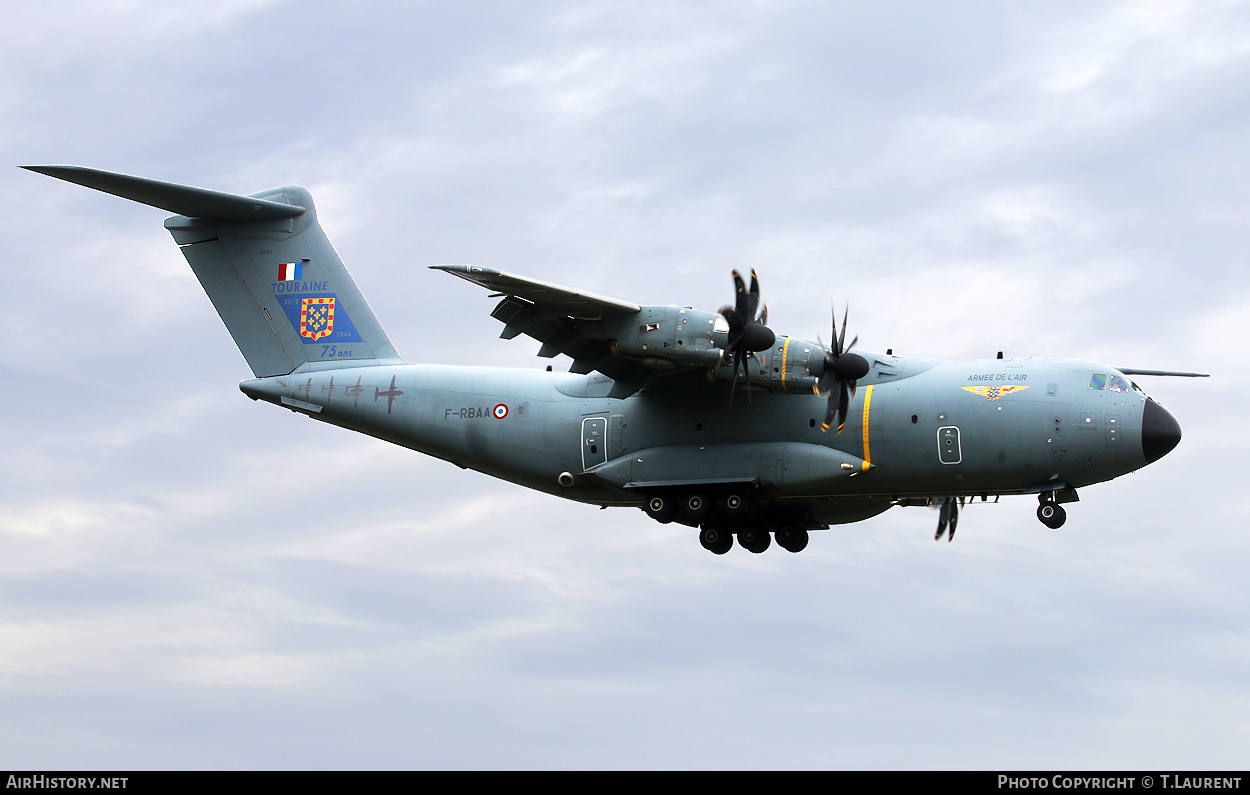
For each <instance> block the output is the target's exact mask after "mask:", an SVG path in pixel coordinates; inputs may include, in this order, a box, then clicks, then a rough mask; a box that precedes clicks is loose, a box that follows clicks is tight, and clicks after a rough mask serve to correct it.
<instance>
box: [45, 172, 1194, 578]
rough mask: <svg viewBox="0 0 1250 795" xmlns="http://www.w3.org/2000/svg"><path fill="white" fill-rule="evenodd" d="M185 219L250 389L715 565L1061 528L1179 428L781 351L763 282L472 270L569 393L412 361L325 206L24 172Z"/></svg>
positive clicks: (1011, 387)
mask: <svg viewBox="0 0 1250 795" xmlns="http://www.w3.org/2000/svg"><path fill="white" fill-rule="evenodd" d="M25 168H28V169H30V170H31V171H36V172H39V173H41V174H46V175H48V176H52V177H57V178H59V179H63V180H67V181H69V182H74V183H77V184H79V185H83V186H86V187H88V188H94V189H95V190H99V191H104V192H106V193H111V194H114V195H116V196H120V197H122V198H125V199H130V200H132V201H136V202H141V203H143V204H147V205H151V206H153V207H157V208H160V209H162V210H166V211H168V212H171V213H176V215H174V217H172V218H168V219H166V221H165V228H166V229H168V230H169V232H170V234H172V235H173V237H174V240H175V241H176V242H177V244H178V246H179V247H180V248H181V249H182V253H183V255H184V256H185V257H186V259H187V262H188V263H190V265H191V270H192V271H193V272H194V273H195V275H196V277H198V278H199V280H200V284H201V285H203V287H204V290H205V291H206V292H207V293H208V297H209V299H210V300H211V301H212V303H213V306H214V307H216V309H217V312H218V314H220V315H221V319H222V320H223V321H224V322H225V324H226V328H227V329H229V331H230V334H231V335H232V336H233V337H234V340H235V342H236V343H237V344H238V346H239V349H240V351H241V352H242V353H243V357H244V359H246V360H247V363H248V365H249V366H250V367H251V369H252V373H253V375H254V376H255V378H252V379H249V380H246V381H243V382H242V383H240V384H239V388H240V389H241V390H242V391H243V393H244V394H245V395H247V396H248V397H250V398H252V399H254V400H264V401H267V402H270V403H273V404H275V405H278V406H282V407H285V408H287V409H290V410H291V411H295V412H299V413H301V414H306V415H308V416H309V417H312V418H313V419H317V420H321V421H323V422H328V423H331V424H334V425H339V426H342V427H344V428H348V429H351V430H354V431H360V432H361V433H366V434H369V435H370V436H375V437H377V438H379V439H384V440H386V441H389V442H394V443H395V444H399V445H403V446H404V447H408V448H411V449H413V450H417V451H419V452H422V453H426V454H428V455H432V456H435V457H437V458H441V459H444V460H446V461H450V462H451V463H453V464H456V465H457V466H460V467H462V468H465V469H474V470H477V471H479V472H484V473H486V474H488V475H493V476H494V477H498V478H503V479H505V480H508V481H511V482H513V483H517V484H520V485H522V486H528V487H529V488H533V489H537V490H539V491H544V492H547V493H549V494H554V495H556V496H559V497H564V498H567V499H572V500H578V501H580V502H585V503H591V504H595V505H599V506H602V507H608V506H632V507H640V508H642V509H643V510H644V511H646V513H647V514H648V515H649V516H650V517H651V518H652V519H655V520H657V521H660V522H677V523H680V524H683V525H687V526H690V527H697V528H699V539H700V541H701V542H702V544H703V546H704V547H706V548H707V549H709V550H710V551H712V552H715V553H717V554H723V553H725V552H727V551H728V550H729V549H730V548H731V547H732V546H733V543H734V539H735V538H736V539H737V541H738V543H739V544H740V545H741V546H743V547H745V548H746V549H747V550H749V551H751V552H755V553H759V552H763V551H764V550H765V549H767V548H768V546H769V545H770V544H771V542H772V541H773V539H775V540H776V541H777V543H778V545H779V546H781V547H783V548H785V549H787V550H789V551H791V552H798V551H800V550H802V549H803V548H804V547H806V546H807V543H808V533H809V531H811V530H817V529H827V528H828V526H829V525H832V524H842V523H847V522H856V521H860V520H862V519H867V518H869V517H871V516H875V515H877V514H879V513H881V512H882V511H885V510H886V509H888V508H890V507H891V506H895V505H903V506H914V505H927V506H931V507H936V508H937V509H938V529H937V534H936V536H935V537H936V538H939V539H940V538H941V537H942V536H943V535H945V534H949V535H948V538H953V537H954V535H955V528H956V524H957V522H958V519H959V509H960V507H961V506H963V505H964V504H965V502H966V501H967V500H970V499H975V498H979V499H980V500H982V501H986V500H988V499H989V498H990V497H993V498H994V499H995V500H997V499H998V497H999V496H1000V495H1011V494H1033V495H1037V497H1038V501H1039V507H1038V511H1037V516H1038V518H1039V519H1040V520H1041V521H1042V522H1043V523H1044V524H1046V525H1047V526H1048V527H1052V528H1055V527H1059V526H1060V525H1062V524H1063V523H1064V519H1065V511H1064V508H1063V505H1064V504H1067V503H1071V502H1074V501H1076V500H1077V492H1076V490H1077V489H1078V488H1083V487H1085V486H1088V485H1091V484H1094V483H1098V482H1101V481H1104V480H1110V479H1111V478H1114V477H1117V476H1119V475H1123V474H1125V473H1128V472H1132V471H1133V470H1135V469H1138V468H1140V467H1143V466H1145V465H1146V464H1149V463H1152V462H1154V461H1156V460H1158V459H1159V458H1160V457H1162V456H1163V455H1164V454H1166V453H1167V452H1168V451H1170V450H1171V449H1172V448H1173V447H1175V446H1176V444H1177V443H1178V442H1179V441H1180V438H1181V430H1180V426H1179V425H1178V424H1177V422H1176V420H1175V419H1174V418H1173V417H1172V415H1171V414H1169V413H1168V412H1167V411H1166V410H1165V409H1164V408H1163V407H1162V406H1160V405H1159V404H1158V403H1156V402H1155V401H1154V400H1152V399H1151V398H1149V397H1147V396H1146V394H1145V393H1144V392H1142V391H1141V389H1139V388H1138V387H1137V385H1136V384H1134V383H1133V382H1132V381H1131V380H1130V379H1129V376H1133V375H1189V376H1195V375H1199V374H1198V373H1170V372H1161V371H1148V370H1133V369H1124V368H1118V369H1117V368H1114V367H1108V366H1106V365H1101V364H1092V363H1088V362H1080V361H1067V360H1053V359H1011V358H1007V359H1004V358H1002V355H1001V354H999V357H998V358H997V359H989V360H983V361H949V362H942V361H931V360H925V359H913V358H906V357H900V356H894V355H893V352H892V351H890V350H887V351H886V352H885V353H883V354H882V353H867V352H865V353H855V352H853V351H852V348H853V347H854V345H855V343H856V342H857V341H858V337H857V338H856V339H855V340H852V341H851V342H849V343H848V342H847V340H846V336H847V331H846V328H847V322H846V321H847V318H846V314H845V313H844V314H843V318H842V326H841V330H839V329H838V327H837V323H836V317H835V322H834V327H833V329H832V334H831V339H830V341H829V344H827V345H826V344H823V343H822V342H821V341H819V340H817V341H816V342H812V341H808V340H800V339H796V338H792V337H786V336H780V335H776V334H775V333H774V332H773V331H772V330H771V329H769V328H768V325H767V321H768V315H767V310H766V309H765V308H763V307H761V306H760V293H759V283H758V280H757V279H756V276H755V274H754V273H752V274H751V279H750V283H749V284H748V283H747V281H746V280H745V279H744V278H742V277H741V276H739V275H738V274H737V272H735V273H734V274H733V277H734V284H735V288H736V296H735V301H734V305H733V306H732V307H726V308H724V309H722V310H721V311H720V312H705V311H701V310H697V309H692V308H690V307H680V306H640V305H638V304H634V303H630V302H628V301H620V300H617V299H613V298H604V297H601V296H597V295H592V294H590V293H586V292H582V291H579V290H572V289H569V288H566V287H560V286H558V285H554V284H548V283H547V282H543V281H538V280H536V279H530V278H525V277H522V276H514V275H511V274H507V273H501V272H499V271H496V270H491V269H488V268H481V267H475V266H469V265H439V266H435V267H436V268H437V269H438V270H441V271H444V272H446V273H449V274H452V275H454V276H458V277H460V278H461V279H465V280H467V281H469V282H472V283H474V284H476V285H479V286H481V287H483V288H485V289H487V290H489V291H491V293H492V296H491V297H493V298H498V299H500V300H499V303H498V304H497V305H496V306H495V309H494V311H493V312H492V316H493V317H494V318H495V319H497V320H499V321H500V322H502V323H503V325H504V329H503V333H502V335H501V336H503V337H504V338H505V339H512V338H514V337H516V336H518V335H520V334H526V335H528V336H530V337H533V338H534V339H537V340H539V341H540V342H541V343H542V347H541V349H540V350H539V352H538V355H539V356H542V357H547V358H551V357H554V356H555V355H556V354H565V355H566V356H568V357H569V358H570V359H572V361H573V364H572V367H571V368H570V369H569V371H568V372H552V368H551V367H547V368H546V370H545V371H542V370H535V371H526V370H516V369H502V368H488V367H464V366H437V365H425V364H409V363H407V362H406V361H404V360H403V359H401V358H400V357H399V354H397V353H396V352H395V348H394V347H393V346H392V344H391V341H390V340H389V339H388V338H387V336H386V334H385V333H384V332H383V331H382V327H381V325H379V323H378V321H377V318H375V317H374V315H373V312H372V311H371V310H370V309H369V305H368V304H367V303H366V302H365V299H364V297H363V296H361V294H360V291H359V290H358V289H357V288H356V284H355V282H354V281H352V278H351V276H350V275H348V273H347V270H346V269H345V268H344V267H343V263H342V262H341V261H340V260H339V258H338V255H337V254H336V253H335V252H334V249H333V248H332V247H331V245H330V242H329V240H328V239H327V238H326V235H325V233H324V232H322V230H321V227H320V225H319V224H318V223H317V214H316V210H315V209H314V207H313V202H312V197H311V196H310V195H309V194H308V191H306V190H304V189H303V188H299V187H289V186H288V187H282V188H275V189H273V190H267V191H263V192H261V193H256V194H252V195H250V196H239V195H233V194H228V193H219V192H216V191H209V190H203V189H200V188H192V187H187V186H183V185H175V184H170V183H165V182H157V181H154V180H149V179H142V178H139V177H132V176H126V175H122V174H114V173H110V172H105V171H97V170H94V169H87V168H80V167H75V166H26V167H25Z"/></svg>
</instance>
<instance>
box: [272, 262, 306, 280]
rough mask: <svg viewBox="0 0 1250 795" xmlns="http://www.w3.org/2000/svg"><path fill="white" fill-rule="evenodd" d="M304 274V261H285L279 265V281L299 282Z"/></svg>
mask: <svg viewBox="0 0 1250 795" xmlns="http://www.w3.org/2000/svg"><path fill="white" fill-rule="evenodd" d="M303 275H304V263H302V262H283V263H279V265H278V281H280V282H297V281H299V280H300V278H301V277H302V276H303Z"/></svg>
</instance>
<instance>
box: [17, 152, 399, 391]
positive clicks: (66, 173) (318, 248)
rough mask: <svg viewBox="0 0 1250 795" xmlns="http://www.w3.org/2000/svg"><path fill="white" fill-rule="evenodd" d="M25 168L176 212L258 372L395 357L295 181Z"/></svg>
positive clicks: (189, 248) (206, 282) (186, 242)
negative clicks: (234, 188) (228, 181)
mask: <svg viewBox="0 0 1250 795" xmlns="http://www.w3.org/2000/svg"><path fill="white" fill-rule="evenodd" d="M26 168H29V169H30V170H32V171H38V172H39V173H41V174H47V175H48V176H53V177H57V178H59V179H64V180H67V181H69V182H75V183H77V184H79V185H84V186H86V187H89V188H94V189H96V190H101V191H104V192H106V193H112V194H113V195H115V196H121V197H122V198H126V199H130V200H132V201H137V202H141V203H143V204H148V205H151V206H153V207H159V208H161V209H164V210H168V211H170V212H176V213H178V215H175V216H174V217H173V218H169V219H167V220H166V221H165V228H166V229H168V230H169V232H170V234H172V235H173V237H174V240H175V242H177V243H178V245H179V246H180V247H181V248H182V253H183V255H184V256H185V257H186V258H187V262H188V263H190V265H191V270H192V271H194V272H195V275H196V277H197V278H198V279H199V280H200V284H201V285H202V286H203V287H204V291H205V292H206V293H208V297H209V300H211V301H212V302H213V306H214V307H215V308H216V309H217V314H219V315H220V316H221V319H222V321H223V322H224V323H225V324H226V328H227V329H229V331H230V334H231V336H233V337H234V341H235V343H236V344H237V345H238V346H239V350H240V351H241V352H242V353H243V357H244V358H245V359H246V360H247V363H248V366H250V367H251V368H252V372H253V373H254V374H255V375H256V376H257V377H258V378H260V377H265V376H273V375H284V374H286V373H289V372H291V371H292V370H295V369H298V368H300V367H308V368H311V369H324V368H333V367H359V366H362V365H370V364H396V363H399V362H401V361H402V360H401V359H400V358H399V356H398V354H396V352H395V348H394V347H393V346H392V345H391V342H390V340H389V339H388V338H387V336H386V333H385V332H384V331H383V330H382V326H381V325H380V324H379V323H378V320H377V318H376V317H375V316H374V314H373V310H371V309H370V308H369V304H368V303H367V302H366V301H365V299H364V296H362V295H361V294H360V290H359V289H358V288H357V287H356V283H355V281H353V280H352V277H351V275H350V274H349V273H348V272H347V269H346V268H345V267H343V263H342V261H341V260H340V259H339V257H338V254H337V253H336V252H335V251H334V247H333V246H331V245H330V241H329V239H328V238H327V237H326V235H325V232H323V231H322V229H321V226H320V224H318V223H317V213H316V210H315V208H314V206H313V201H312V197H311V196H310V195H309V193H308V191H306V190H304V189H303V188H299V187H293V186H287V187H283V188H275V189H273V190H268V191H264V192H262V193H257V194H253V195H251V196H237V195H234V194H228V193H219V192H216V191H207V190H203V189H201V188H192V187H188V186H185V185H174V184H171V183H165V182H156V181H154V180H148V179H143V178H140V177H131V176H127V175H124V174H113V173H110V172H107V171H96V170H94V169H85V168H79V167H75V166H27V167H26Z"/></svg>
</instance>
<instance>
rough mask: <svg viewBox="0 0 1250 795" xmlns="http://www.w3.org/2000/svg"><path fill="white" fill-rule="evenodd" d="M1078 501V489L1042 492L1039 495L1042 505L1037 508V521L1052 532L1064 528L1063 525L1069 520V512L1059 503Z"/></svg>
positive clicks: (1038, 499)
mask: <svg viewBox="0 0 1250 795" xmlns="http://www.w3.org/2000/svg"><path fill="white" fill-rule="evenodd" d="M1077 499H1079V498H1078V497H1077V496H1076V489H1064V490H1063V491H1044V492H1042V493H1041V494H1039V495H1037V501H1038V502H1039V503H1040V504H1039V505H1038V506H1037V520H1038V521H1039V522H1041V523H1042V524H1044V525H1046V526H1047V527H1049V528H1050V529H1052V530H1054V529H1057V528H1060V527H1063V523H1064V522H1066V521H1067V520H1068V512H1067V511H1065V510H1064V509H1063V506H1062V505H1060V504H1059V503H1061V502H1075V501H1076V500H1077Z"/></svg>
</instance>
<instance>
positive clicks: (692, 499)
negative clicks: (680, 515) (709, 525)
mask: <svg viewBox="0 0 1250 795" xmlns="http://www.w3.org/2000/svg"><path fill="white" fill-rule="evenodd" d="M681 509H682V511H683V512H684V513H685V514H686V516H688V517H690V519H691V520H693V521H694V522H695V523H698V522H699V521H700V520H702V519H706V518H707V516H708V514H710V513H711V512H712V501H711V500H709V499H708V498H707V497H704V496H703V495H702V494H687V495H686V496H685V497H683V498H682V501H681Z"/></svg>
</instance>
